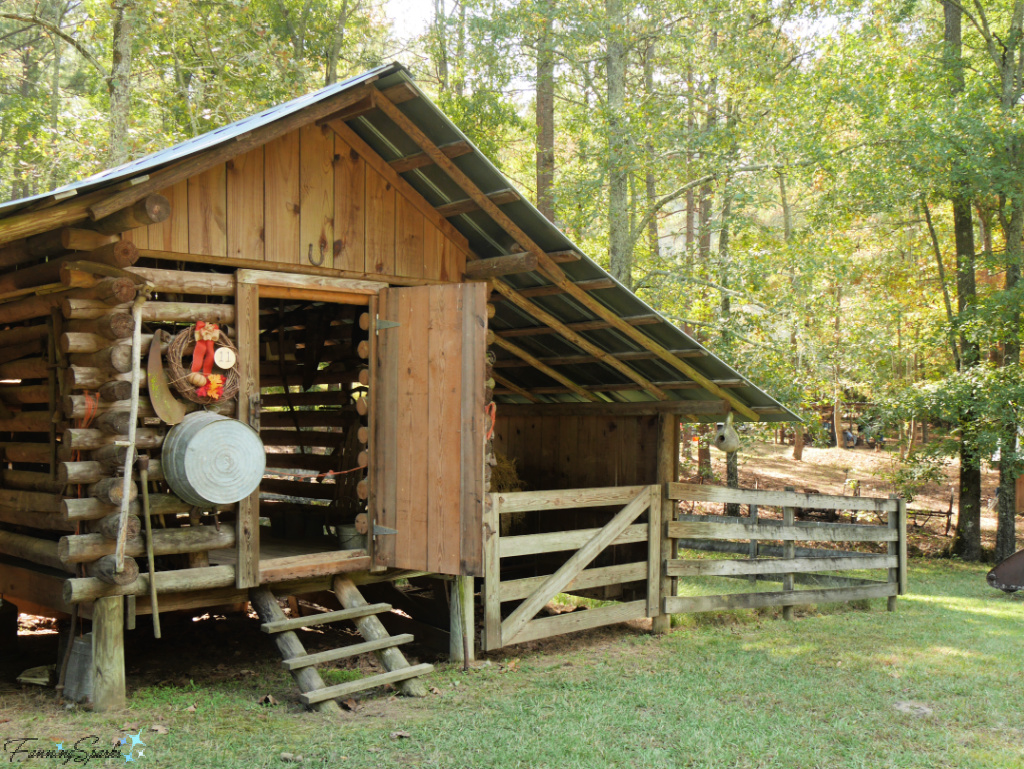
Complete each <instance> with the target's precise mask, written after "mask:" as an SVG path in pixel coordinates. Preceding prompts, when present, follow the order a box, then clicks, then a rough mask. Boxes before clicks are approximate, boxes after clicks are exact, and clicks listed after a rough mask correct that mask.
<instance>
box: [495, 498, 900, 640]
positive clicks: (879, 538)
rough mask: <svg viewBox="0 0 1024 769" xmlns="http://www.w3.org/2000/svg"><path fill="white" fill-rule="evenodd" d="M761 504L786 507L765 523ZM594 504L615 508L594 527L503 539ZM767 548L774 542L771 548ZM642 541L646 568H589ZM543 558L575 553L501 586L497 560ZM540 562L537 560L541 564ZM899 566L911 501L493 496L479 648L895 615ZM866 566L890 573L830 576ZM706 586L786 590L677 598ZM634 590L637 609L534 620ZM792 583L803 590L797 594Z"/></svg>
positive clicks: (627, 605)
mask: <svg viewBox="0 0 1024 769" xmlns="http://www.w3.org/2000/svg"><path fill="white" fill-rule="evenodd" d="M680 501H700V502H715V503H727V504H738V505H746V506H747V507H748V510H749V516H748V517H739V516H720V515H681V514H674V515H673V514H672V511H673V510H675V508H676V505H677V504H678V502H680ZM759 506H761V507H765V506H771V507H776V508H779V509H781V511H782V520H781V521H779V520H770V521H767V520H764V519H760V518H759V515H758V508H759ZM599 507H605V508H608V507H618V508H620V509H619V510H618V512H617V513H615V514H614V515H612V517H611V519H610V520H609V521H608V522H607V523H606V524H605V525H604V526H601V527H599V528H587V529H571V530H565V531H553V532H544V533H539V534H524V535H516V536H501V535H500V532H501V520H502V517H503V516H512V515H516V514H520V513H525V512H532V511H553V510H578V509H584V508H599ZM800 508H803V509H814V510H840V511H870V512H874V513H876V514H877V515H878V516H879V519H881V518H882V517H883V516H884V517H885V518H886V519H887V520H886V523H885V524H884V525H864V524H842V523H816V522H807V521H795V520H794V517H795V511H796V510H797V509H800ZM645 513H646V516H645ZM642 516H643V520H642V519H641V517H642ZM736 540H744V541H742V542H738V541H736ZM765 540H768V541H774V542H780V543H781V545H771V544H766V543H765ZM798 542H799V543H819V542H843V543H850V542H872V543H883V544H884V547H885V550H886V552H885V553H864V552H856V551H852V550H837V549H827V548H822V547H802V546H801V547H798V546H797V544H796V543H798ZM637 543H645V544H646V546H647V547H646V551H645V555H646V557H644V558H643V559H637V560H635V561H633V562H629V563H616V564H613V565H607V566H598V567H591V568H588V567H589V566H591V564H592V563H593V562H594V560H595V559H596V558H597V557H598V556H599V555H600V554H601V553H602V552H603V551H605V550H606V548H608V547H611V546H614V545H629V544H637ZM679 548H684V549H688V550H704V551H714V552H719V553H735V554H737V555H743V556H745V557H743V558H736V559H720V558H691V559H680V558H677V557H674V554H675V553H677V551H678V549H679ZM547 553H571V555H569V557H568V560H566V561H564V562H563V563H562V564H561V565H560V566H558V567H557V568H556V567H554V566H552V567H551V571H552V573H550V574H546V575H541V576H530V577H525V578H514V579H510V578H506V579H505V580H504V581H502V576H501V575H502V570H501V565H502V560H503V559H512V558H516V557H522V556H540V555H544V554H547ZM634 557H635V556H634ZM556 560H557V559H556ZM542 563H543V561H542V560H540V559H538V560H537V564H538V565H540V564H542ZM906 563H907V541H906V503H905V502H903V501H902V500H897V499H878V498H871V497H840V496H829V495H824V494H798V493H796V492H790V491H784V492H783V491H755V490H750V489H728V488H722V487H717V486H697V485H691V484H682V483H669V484H664V485H651V486H624V487H612V488H597V489H570V490H558V491H528V492H514V493H513V492H510V493H496V494H488V495H487V499H486V504H485V508H484V585H483V598H484V632H483V648H484V649H485V650H493V649H499V648H501V647H503V646H508V645H510V644H515V643H523V642H525V641H533V640H537V639H539V638H547V637H549V636H554V635H561V634H564V633H570V632H573V631H575V630H585V629H589V628H595V627H600V626H602V625H610V624H614V623H617V622H625V621H627V620H633V619H640V618H644V617H657V616H659V615H664V614H676V613H683V612H700V611H714V610H719V609H752V608H758V607H762V606H782V607H783V613H784V616H786V617H789V616H790V615H791V612H792V607H793V606H794V605H797V604H808V603H831V602H841V601H854V600H859V599H864V598H881V597H886V598H888V599H889V609H890V610H892V609H893V608H895V600H896V596H897V595H901V594H903V593H904V592H905V590H906ZM873 569H881V570H885V575H886V576H885V579H881V580H874V579H862V578H859V577H850V576H844V575H837V574H828V573H827V572H844V571H851V570H856V571H861V570H873ZM704 577H723V578H730V579H736V578H740V579H746V580H749V581H750V582H751V583H752V585H753V587H754V588H756V586H757V582H759V581H760V582H780V583H781V584H782V590H781V591H772V592H755V591H751V592H746V593H736V592H730V593H727V594H723V595H699V596H693V595H691V596H680V595H679V594H678V593H679V590H678V587H679V580H680V579H684V578H704ZM641 582H646V589H645V592H646V595H645V597H644V598H643V599H641V600H627V601H625V602H621V603H616V604H613V605H610V606H602V607H599V608H594V609H588V610H586V611H573V612H570V613H566V614H561V615H556V616H551V617H539V618H538V616H537V615H538V614H539V613H540V611H541V610H542V609H543V608H544V607H545V606H546V605H547V604H548V602H549V601H551V600H552V599H553V598H554V597H555V596H556V595H558V594H559V593H562V592H570V591H582V590H589V589H592V588H597V587H603V586H608V585H624V584H627V583H641ZM797 584H800V585H801V586H805V587H806V588H807V589H800V590H797V589H795V586H796V585H797ZM511 602H518V605H516V606H515V608H514V609H513V610H512V611H511V613H508V614H507V616H505V617H504V619H503V618H502V604H503V603H511Z"/></svg>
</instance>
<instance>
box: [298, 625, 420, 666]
mask: <svg viewBox="0 0 1024 769" xmlns="http://www.w3.org/2000/svg"><path fill="white" fill-rule="evenodd" d="M412 640H413V637H412V633H403V634H402V635H396V636H392V637H391V638H382V639H380V640H379V641H366V642H365V643H358V644H352V645H351V646H343V647H342V648H340V649H328V650H327V651H325V652H317V653H316V654H307V655H306V656H305V657H292V658H291V659H289V660H283V661H282V662H281V667H283V668H284V669H285V670H298V669H299V668H308V667H309V666H310V665H322V664H323V663H324V662H333V661H334V660H341V659H345V658H346V657H357V656H359V655H360V654H366V653H367V652H375V651H380V650H381V649H391V648H393V647H395V646H401V645H402V644H407V643H409V642H410V641H412Z"/></svg>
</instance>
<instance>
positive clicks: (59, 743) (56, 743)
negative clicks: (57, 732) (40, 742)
mask: <svg viewBox="0 0 1024 769" xmlns="http://www.w3.org/2000/svg"><path fill="white" fill-rule="evenodd" d="M53 744H54V745H56V746H57V750H58V751H61V750H64V743H63V742H55V743H53Z"/></svg>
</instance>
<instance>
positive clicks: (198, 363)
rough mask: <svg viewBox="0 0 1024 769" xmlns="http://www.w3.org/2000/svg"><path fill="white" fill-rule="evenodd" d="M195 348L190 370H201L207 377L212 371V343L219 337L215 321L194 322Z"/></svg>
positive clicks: (218, 329)
mask: <svg viewBox="0 0 1024 769" xmlns="http://www.w3.org/2000/svg"><path fill="white" fill-rule="evenodd" d="M195 336H196V349H195V351H194V352H193V353H192V371H202V373H203V374H205V375H206V376H207V377H208V376H210V374H211V372H212V371H213V343H214V342H216V341H217V340H218V339H220V328H219V327H218V326H217V324H216V323H207V322H206V321H202V320H201V321H199V322H198V323H196V331H195Z"/></svg>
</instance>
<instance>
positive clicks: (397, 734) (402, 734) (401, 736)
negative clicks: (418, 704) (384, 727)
mask: <svg viewBox="0 0 1024 769" xmlns="http://www.w3.org/2000/svg"><path fill="white" fill-rule="evenodd" d="M390 736H391V739H393V740H408V739H410V738H411V737H412V735H411V734H409V732H407V731H405V730H404V729H398V730H397V731H394V732H391V735H390Z"/></svg>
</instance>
